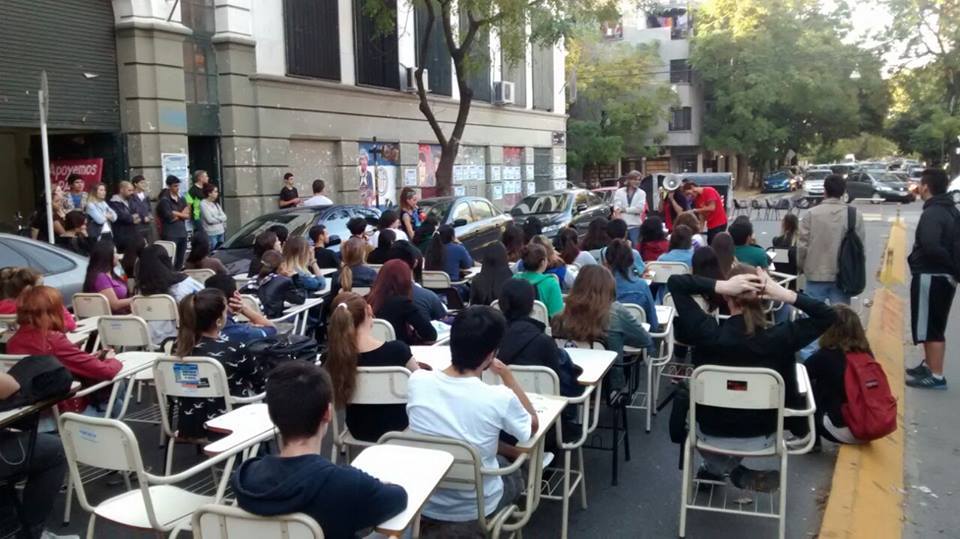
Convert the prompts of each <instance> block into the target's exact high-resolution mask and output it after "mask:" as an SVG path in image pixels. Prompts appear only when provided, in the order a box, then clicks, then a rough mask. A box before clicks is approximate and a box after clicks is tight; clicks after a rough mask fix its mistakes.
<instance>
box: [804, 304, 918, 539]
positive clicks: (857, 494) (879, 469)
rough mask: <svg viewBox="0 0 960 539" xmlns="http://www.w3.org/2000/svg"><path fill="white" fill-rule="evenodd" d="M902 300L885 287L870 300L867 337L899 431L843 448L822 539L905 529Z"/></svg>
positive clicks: (873, 537)
mask: <svg viewBox="0 0 960 539" xmlns="http://www.w3.org/2000/svg"><path fill="white" fill-rule="evenodd" d="M904 312H905V306H904V300H903V299H901V298H900V297H899V296H897V295H896V294H894V293H893V292H891V291H890V290H888V289H886V288H881V289H879V290H877V291H876V294H875V295H874V301H873V307H872V309H871V314H870V322H869V324H868V325H867V338H868V339H869V340H870V346H871V348H873V353H874V355H875V356H876V359H877V361H878V362H879V363H880V365H882V366H883V370H884V372H885V373H886V375H887V379H888V380H889V382H890V390H891V391H892V392H893V395H894V397H896V399H897V402H898V410H897V415H898V416H899V421H898V423H899V428H898V429H897V431H896V432H894V433H893V434H891V435H889V436H887V437H886V438H884V439H882V440H876V441H874V442H872V443H869V444H865V445H862V446H855V445H844V446H841V447H840V451H839V453H838V454H837V463H836V466H835V467H834V470H833V486H832V488H831V491H830V498H829V500H828V501H827V508H826V511H825V513H824V515H823V522H822V524H821V526H820V537H821V538H851V539H860V538H870V539H886V538H889V539H899V538H900V536H901V532H902V526H903V522H902V521H903V506H902V503H903V448H904V443H905V441H906V440H905V436H906V431H905V429H904V422H903V403H904V399H903V391H904V385H903V382H904V372H903V357H904V353H903V322H904Z"/></svg>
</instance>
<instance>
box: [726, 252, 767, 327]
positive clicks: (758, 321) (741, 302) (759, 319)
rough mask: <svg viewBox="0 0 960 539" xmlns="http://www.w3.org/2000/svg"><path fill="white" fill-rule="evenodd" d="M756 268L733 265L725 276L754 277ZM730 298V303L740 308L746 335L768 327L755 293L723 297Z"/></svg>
mask: <svg viewBox="0 0 960 539" xmlns="http://www.w3.org/2000/svg"><path fill="white" fill-rule="evenodd" d="M756 274H757V268H754V267H753V266H747V265H745V264H740V263H739V262H738V263H736V264H734V265H733V268H731V270H730V273H729V274H727V279H730V278H732V277H736V276H737V275H756ZM725 297H728V298H730V300H731V301H733V302H734V303H736V304H737V306H738V307H740V309H741V311H743V312H742V316H743V325H744V327H745V329H746V332H747V335H751V336H752V335H753V334H754V333H756V332H757V330H764V329H766V328H767V326H768V325H769V322H768V321H767V315H766V313H764V312H763V301H762V300H761V299H760V295H759V294H757V293H756V292H746V293H744V294H740V295H739V296H725Z"/></svg>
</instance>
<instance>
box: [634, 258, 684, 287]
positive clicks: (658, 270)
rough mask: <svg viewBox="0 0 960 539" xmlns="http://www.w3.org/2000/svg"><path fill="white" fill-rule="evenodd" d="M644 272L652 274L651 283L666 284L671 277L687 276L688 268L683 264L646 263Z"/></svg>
mask: <svg viewBox="0 0 960 539" xmlns="http://www.w3.org/2000/svg"><path fill="white" fill-rule="evenodd" d="M644 271H652V272H653V282H654V283H659V284H666V282H667V279H669V278H670V276H672V275H688V274H689V273H690V266H687V265H686V264H684V263H683V262H657V261H654V262H648V263H647V265H646V269H645V270H644Z"/></svg>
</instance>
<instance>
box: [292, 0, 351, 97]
mask: <svg viewBox="0 0 960 539" xmlns="http://www.w3.org/2000/svg"><path fill="white" fill-rule="evenodd" d="M337 4H338V2H337V0H284V2H283V31H284V39H285V40H286V49H287V74H289V75H297V76H301V77H313V78H318V79H330V80H337V81H338V80H340V26H339V19H338V9H337Z"/></svg>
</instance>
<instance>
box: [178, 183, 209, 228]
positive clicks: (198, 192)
mask: <svg viewBox="0 0 960 539" xmlns="http://www.w3.org/2000/svg"><path fill="white" fill-rule="evenodd" d="M209 182H210V176H209V175H207V171H206V170H196V171H194V173H193V185H192V186H190V189H189V190H188V191H187V196H185V197H184V199H185V200H186V201H187V206H190V216H191V219H190V221H191V222H192V223H193V229H194V230H199V229H200V202H201V201H203V199H205V198H206V197H205V196H203V187H204V186H205V185H207V183H209Z"/></svg>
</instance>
